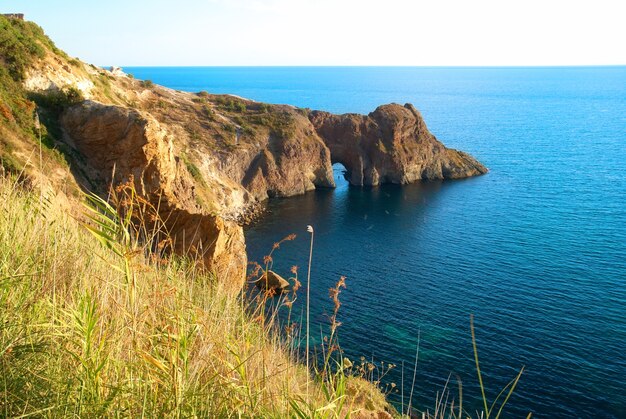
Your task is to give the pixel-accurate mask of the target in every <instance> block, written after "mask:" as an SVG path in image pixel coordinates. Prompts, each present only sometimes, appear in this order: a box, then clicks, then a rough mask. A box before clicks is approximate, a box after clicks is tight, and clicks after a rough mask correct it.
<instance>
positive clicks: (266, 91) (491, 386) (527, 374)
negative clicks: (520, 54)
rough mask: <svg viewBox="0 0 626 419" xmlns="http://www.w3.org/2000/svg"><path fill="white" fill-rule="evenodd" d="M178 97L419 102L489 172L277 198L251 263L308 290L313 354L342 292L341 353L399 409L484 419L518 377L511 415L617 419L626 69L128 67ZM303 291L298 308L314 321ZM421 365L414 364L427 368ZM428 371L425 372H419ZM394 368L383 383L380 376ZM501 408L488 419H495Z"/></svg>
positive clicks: (625, 221)
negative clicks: (342, 281) (334, 291)
mask: <svg viewBox="0 0 626 419" xmlns="http://www.w3.org/2000/svg"><path fill="white" fill-rule="evenodd" d="M125 70H126V71H128V72H130V73H132V74H133V75H134V76H135V77H136V78H141V79H150V80H152V81H154V82H155V83H159V84H163V85H165V86H168V87H171V88H173V89H179V90H184V91H191V92H197V91H200V90H206V91H209V92H211V93H231V94H236V95H239V96H243V97H246V98H250V99H254V100H258V101H263V102H270V103H282V104H292V105H295V106H298V107H306V108H311V109H321V110H325V111H330V112H335V113H353V112H356V113H364V114H366V113H369V112H371V111H373V110H374V109H375V108H376V107H377V106H379V105H381V104H385V103H391V102H395V103H400V104H404V103H406V102H410V103H413V104H414V105H415V106H416V107H417V108H418V109H419V110H420V111H421V113H422V115H423V116H424V119H425V121H426V123H427V125H428V127H429V129H430V131H431V132H432V133H433V134H434V135H435V136H436V137H437V138H438V139H439V140H440V141H442V142H443V143H444V144H445V145H446V146H448V147H452V148H457V149H460V150H464V151H467V152H469V153H470V154H472V155H473V156H475V157H476V158H477V159H478V160H480V161H481V162H482V163H484V164H485V165H486V166H487V167H488V168H489V170H490V171H489V173H488V174H486V175H483V176H480V177H474V178H470V179H465V180H451V181H431V182H419V183H416V184H412V185H405V186H400V185H383V186H380V187H353V186H349V185H348V184H347V182H346V181H345V180H344V179H343V167H341V166H340V165H335V166H334V169H335V178H336V182H337V188H336V189H334V190H333V189H320V190H316V191H313V192H310V193H307V194H306V195H303V196H299V197H293V198H287V199H274V200H270V201H269V202H268V203H267V206H268V212H267V213H266V215H265V216H263V217H262V218H261V219H260V220H259V221H258V222H256V223H255V224H253V225H251V226H248V227H247V228H246V231H245V234H246V240H247V246H248V253H249V258H250V260H256V261H259V262H261V261H262V259H263V256H264V255H267V254H268V253H269V252H270V251H271V249H272V245H273V243H275V242H278V241H279V240H280V239H282V238H283V237H285V236H287V235H289V234H292V233H295V234H296V236H297V237H296V239H295V240H293V241H289V242H284V243H282V244H281V245H280V248H278V249H276V250H275V251H274V253H273V254H272V256H273V259H274V264H273V269H274V270H275V271H277V272H278V273H280V274H282V275H284V276H286V277H287V276H290V272H289V270H290V268H291V266H294V265H297V266H298V267H299V280H300V281H302V282H303V283H306V270H307V264H308V258H309V245H310V240H311V234H310V233H308V232H307V226H308V225H311V226H312V227H313V228H314V237H313V258H312V267H311V277H310V281H311V282H310V283H311V287H310V292H311V330H312V337H311V338H312V340H313V343H315V344H316V345H319V344H320V341H321V339H322V337H321V336H322V335H323V334H324V333H327V330H328V322H329V316H330V315H331V314H332V311H333V303H332V301H331V300H330V299H329V291H328V290H329V288H331V287H332V286H333V285H334V284H335V283H336V282H337V281H338V280H339V278H340V277H341V276H345V277H346V288H345V289H344V290H342V292H341V294H340V296H339V297H340V300H341V307H340V309H339V313H338V316H337V319H338V320H339V321H340V322H341V323H342V324H341V326H340V327H339V328H338V338H339V343H340V346H341V348H342V350H343V351H344V354H345V356H348V357H349V358H350V359H352V360H353V362H354V363H356V364H358V363H360V362H362V360H363V359H364V360H365V361H367V362H372V361H373V362H374V363H375V364H376V365H377V368H376V371H377V373H376V376H375V378H378V375H382V374H383V372H384V376H383V377H382V383H383V384H384V385H386V386H387V389H388V390H389V391H390V395H389V398H390V399H391V400H392V401H393V402H394V403H395V404H396V406H397V408H398V410H401V409H404V410H406V408H407V406H408V404H409V402H410V403H411V405H412V406H413V407H415V408H417V409H419V410H429V411H430V412H431V413H432V412H433V411H434V410H435V409H436V405H437V399H441V398H442V395H443V398H444V399H445V398H446V397H447V398H448V401H450V400H452V399H455V401H456V402H455V404H456V405H458V400H459V396H460V395H461V394H462V403H463V409H465V410H466V411H467V412H468V413H470V414H472V415H473V416H475V415H476V411H477V410H481V409H482V406H483V403H482V399H481V391H480V388H479V386H478V378H477V371H476V364H475V359H474V351H473V346H472V337H471V332H470V316H473V318H474V329H475V336H476V346H477V353H478V358H479V362H480V370H481V373H482V379H483V382H484V386H485V391H486V397H487V399H488V402H489V404H490V405H491V402H493V401H494V400H495V399H496V398H497V396H498V393H499V392H500V390H502V389H503V388H504V387H505V386H507V384H508V383H509V382H510V381H511V380H513V379H514V378H515V377H516V375H517V374H518V372H519V371H520V369H521V368H523V373H522V375H521V377H520V379H519V381H518V382H517V385H516V387H515V390H514V392H513V394H512V396H511V397H510V398H509V399H508V402H507V404H506V406H505V407H504V409H503V411H502V416H501V417H505V418H509V417H510V418H518V417H527V415H528V413H532V415H533V417H536V418H626V67H519V68H518V67H505V68H494V67H490V68H478V67H471V68H464V67H458V68H457V67H455V68H448V67H184V68H177V67H133V68H131V67H128V68H125ZM304 300H305V298H304V293H301V295H300V296H299V299H298V300H297V301H296V303H295V304H294V307H293V310H294V311H293V313H295V316H296V317H297V318H298V320H299V321H300V322H302V321H304V316H303V315H302V313H303V302H304ZM416 355H417V357H416ZM416 358H417V363H416V362H415V360H416ZM381 362H382V363H384V365H385V366H387V365H388V364H393V365H395V366H396V367H395V368H392V369H391V370H390V371H387V369H386V367H385V368H383V370H384V371H383V370H381V368H380V363H381ZM506 394H507V391H505V392H504V395H503V396H501V397H500V399H499V401H498V403H496V407H495V409H494V410H493V412H492V417H493V416H494V415H495V412H497V411H498V409H499V407H498V406H499V405H500V402H501V401H502V400H503V399H504V397H505V396H506Z"/></svg>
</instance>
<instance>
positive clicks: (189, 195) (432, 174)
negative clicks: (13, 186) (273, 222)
mask: <svg viewBox="0 0 626 419" xmlns="http://www.w3.org/2000/svg"><path fill="white" fill-rule="evenodd" d="M23 84H24V87H25V88H26V89H27V90H29V91H31V92H36V93H38V94H39V95H40V97H42V96H41V95H43V96H45V95H46V94H48V93H49V92H53V91H58V90H59V89H61V90H62V89H66V88H68V87H73V88H75V89H78V90H80V91H81V92H82V94H83V96H84V97H85V98H87V99H88V100H86V101H84V102H82V103H80V104H78V105H74V106H70V107H66V108H65V109H64V110H63V112H62V113H61V114H60V117H59V120H58V124H59V127H60V129H61V131H62V135H61V136H60V137H59V138H56V139H55V141H56V142H57V143H58V145H59V146H62V147H63V148H67V147H69V148H70V149H71V150H73V151H72V152H71V153H70V154H69V155H67V156H66V158H67V159H68V160H70V161H71V165H72V167H73V173H74V175H75V177H76V179H77V180H78V182H79V183H80V184H81V185H83V187H84V188H85V189H89V190H92V191H94V190H95V191H98V192H100V193H101V194H106V191H107V190H108V188H109V187H110V186H115V185H119V184H122V183H124V182H126V181H128V180H129V179H131V178H132V179H133V181H134V182H135V188H136V190H137V191H138V192H139V193H140V194H141V195H142V196H143V197H145V198H146V199H148V200H149V201H150V202H152V203H154V205H155V206H158V208H159V209H160V212H161V217H162V218H163V219H165V220H168V221H167V223H168V225H167V228H168V230H169V231H170V233H171V234H172V235H173V237H174V238H175V241H174V249H175V250H176V251H178V252H181V253H183V252H189V251H191V250H192V251H195V252H198V253H199V254H202V255H203V260H204V263H205V264H206V265H207V266H208V267H210V268H211V269H214V270H215V271H216V273H217V274H218V277H219V278H221V279H223V280H224V281H227V282H229V283H232V284H233V289H238V288H239V287H240V286H241V284H242V283H243V278H244V275H245V270H246V255H245V244H244V237H243V232H242V229H241V227H240V226H239V224H240V223H241V222H242V220H245V219H246V214H249V213H250V212H251V211H254V209H255V208H257V207H258V206H259V204H260V203H261V202H262V201H264V200H266V199H267V198H270V197H287V196H292V195H298V194H302V193H305V192H306V191H310V190H312V189H315V188H319V187H334V186H335V184H334V180H333V173H332V164H333V163H335V162H340V163H342V164H343V165H344V166H345V167H346V169H347V170H348V172H349V180H350V182H351V183H352V184H353V185H378V184H382V183H399V184H404V183H410V182H414V181H418V180H422V179H425V180H428V179H455V178H461V177H467V176H475V175H479V174H483V173H485V172H486V171H487V169H486V168H485V167H484V166H483V165H481V164H480V163H479V162H478V161H476V160H475V159H474V158H473V157H471V156H469V155H468V154H466V153H463V152H460V151H456V150H452V149H448V148H446V147H445V146H444V145H443V144H441V143H440V142H439V141H438V140H437V139H436V138H435V137H434V136H433V135H432V134H431V133H430V132H429V131H428V129H427V127H426V124H425V123H424V120H423V119H422V117H421V115H420V114H419V112H418V111H417V110H416V109H415V108H414V107H413V106H412V105H409V104H407V105H405V106H400V105H396V104H391V105H384V106H380V107H379V108H377V109H376V110H375V111H374V112H372V113H370V114H369V115H357V114H345V115H334V114H331V113H328V112H322V111H309V110H305V109H298V108H295V107H293V106H288V105H269V104H264V103H259V102H255V101H252V100H248V99H244V98H240V97H236V96H232V95H212V94H209V93H207V92H199V93H188V92H181V91H176V90H172V89H168V88H165V87H163V86H158V85H155V84H153V83H151V82H145V81H141V80H136V79H134V78H132V77H130V76H129V75H127V74H125V73H123V72H121V71H114V72H110V71H107V70H104V69H101V68H98V67H95V66H92V65H88V64H85V63H82V62H80V61H79V60H75V59H69V58H68V57H66V56H61V55H58V54H55V53H54V51H48V52H47V53H46V55H45V56H44V58H42V59H41V60H39V61H37V62H35V64H34V65H32V67H31V68H29V70H28V71H27V72H26V77H25V80H24V82H23ZM42 106H44V105H42ZM42 110H43V111H45V109H42Z"/></svg>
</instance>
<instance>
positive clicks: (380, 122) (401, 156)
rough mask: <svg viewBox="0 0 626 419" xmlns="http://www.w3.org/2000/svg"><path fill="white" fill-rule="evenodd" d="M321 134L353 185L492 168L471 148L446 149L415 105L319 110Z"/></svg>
mask: <svg viewBox="0 0 626 419" xmlns="http://www.w3.org/2000/svg"><path fill="white" fill-rule="evenodd" d="M310 119H311V122H312V123H313V125H314V126H315V129H316V131H317V133H318V134H319V135H320V136H321V137H322V138H323V140H324V142H325V144H326V145H327V146H328V148H329V149H330V153H331V159H332V161H333V162H339V163H341V164H343V165H344V166H345V168H346V170H347V175H348V180H349V181H350V183H351V184H353V185H378V184H381V183H398V184H404V183H411V182H415V181H417V180H420V179H426V180H432V179H457V178H463V177H469V176H476V175H480V174H483V173H486V172H487V169H486V168H485V167H484V166H483V165H482V164H480V163H479V162H478V161H477V160H476V159H474V158H473V157H472V156H470V155H469V154H467V153H463V152H460V151H457V150H453V149H449V148H446V147H445V146H444V145H443V144H441V142H439V141H438V140H437V139H436V138H435V136H434V135H432V134H431V133H430V131H428V128H427V127H426V123H425V122H424V119H423V118H422V116H421V115H420V113H419V112H418V111H417V109H415V107H414V106H413V105H411V104H406V105H404V106H400V105H397V104H390V105H383V106H379V107H378V108H377V109H376V110H375V111H374V112H371V113H370V114H369V115H358V114H344V115H333V114H330V113H328V112H321V111H313V112H312V113H311V116H310Z"/></svg>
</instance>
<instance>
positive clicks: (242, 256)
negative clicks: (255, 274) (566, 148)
mask: <svg viewBox="0 0 626 419" xmlns="http://www.w3.org/2000/svg"><path fill="white" fill-rule="evenodd" d="M0 83H1V84H0V162H1V166H0V167H1V169H0V170H1V173H0V175H1V176H0V193H1V195H0V196H1V197H2V218H1V219H0V222H1V224H0V297H1V298H2V304H3V307H4V311H3V312H2V314H1V316H2V318H1V319H0V320H1V321H2V324H5V325H10V326H9V327H5V328H3V329H2V334H1V336H0V337H1V342H0V343H1V345H2V351H3V352H2V353H0V361H1V364H0V365H1V367H2V375H3V377H4V379H5V384H4V388H3V389H2V390H0V395H1V396H2V399H3V400H4V401H5V403H3V405H4V407H3V409H4V412H3V413H4V415H5V416H15V415H17V416H19V415H24V416H27V415H43V416H51V417H60V416H67V415H77V416H85V417H89V416H94V415H96V416H101V415H102V416H115V415H120V414H121V415H122V416H136V415H137V414H138V413H139V412H148V416H164V415H165V416H203V417H212V416H230V415H237V414H239V415H243V416H249V417H251V416H259V415H260V416H276V417H281V416H284V415H296V414H297V415H300V413H298V412H301V413H302V415H304V416H309V415H311V416H329V417H334V416H336V415H340V414H341V415H343V414H346V413H348V412H351V411H352V412H354V413H355V414H360V415H365V416H364V417H367V415H378V417H385V415H387V414H386V413H384V411H385V410H389V411H393V409H392V408H390V407H389V406H388V405H387V403H386V402H385V401H384V399H383V398H382V395H381V394H380V393H379V392H378V390H375V388H374V387H373V386H372V385H371V384H370V383H368V382H366V381H364V380H362V379H359V378H354V377H352V378H351V377H350V376H349V375H345V376H344V369H343V368H339V370H338V371H337V369H335V368H333V369H332V372H331V369H328V370H327V367H328V365H324V366H323V368H322V369H321V370H319V371H317V372H318V375H317V377H316V380H315V382H313V381H311V377H310V375H309V374H308V373H307V371H304V370H303V367H302V366H301V365H299V363H298V362H299V361H300V359H299V356H300V355H299V354H298V351H297V350H296V349H295V347H296V346H297V343H296V341H295V340H293V339H295V338H294V337H289V336H288V337H287V338H285V337H284V336H283V334H281V333H277V328H279V327H282V326H283V325H277V324H276V323H274V322H273V321H270V322H267V323H266V322H265V320H266V319H265V315H266V313H265V312H259V311H258V306H255V305H250V306H249V304H250V303H249V302H248V301H246V299H245V298H244V297H243V296H242V295H241V294H242V293H241V291H242V289H243V287H244V285H245V277H246V271H247V267H248V266H247V257H246V252H245V242H244V236H243V230H242V227H241V223H242V222H244V221H245V220H246V219H248V218H249V217H250V216H251V214H254V213H255V211H257V209H258V207H259V206H260V205H261V204H262V202H263V201H264V200H266V199H268V198H274V197H287V196H292V195H297V194H302V193H305V192H307V191H309V190H312V189H315V188H332V187H334V186H335V185H334V180H333V176H332V164H333V163H335V162H341V163H343V164H344V166H345V167H346V168H347V171H348V178H349V180H350V182H351V183H352V184H353V185H378V184H380V183H408V182H414V181H419V180H428V179H444V178H461V177H467V176H474V175H479V174H482V173H485V172H486V171H487V169H486V168H485V167H484V166H482V165H481V164H480V163H479V162H477V161H476V160H475V159H474V158H472V157H471V156H469V155H467V154H466V153H462V152H459V151H456V150H451V149H448V148H446V147H445V146H444V145H443V144H441V143H440V142H439V141H438V140H437V139H436V138H435V137H434V136H433V135H432V134H431V133H430V132H429V131H428V129H427V127H426V124H425V123H424V121H423V119H422V117H421V115H420V114H419V112H418V111H417V110H416V109H415V108H414V107H413V106H412V105H409V104H407V105H405V106H400V105H397V104H391V105H384V106H381V107H379V108H378V109H376V110H375V111H374V112H372V113H371V114H369V115H353V114H348V115H332V114H329V113H326V112H319V111H311V110H308V109H299V108H296V107H293V106H289V105H269V104H264V103H259V102H254V101H251V100H247V99H243V98H239V97H235V96H230V95H213V94H210V93H207V92H198V93H187V92H180V91H175V90H172V89H168V88H165V87H162V86H158V85H155V84H153V83H152V82H150V81H146V80H144V81H142V80H136V79H134V78H133V77H132V76H131V75H128V74H124V73H123V72H121V71H113V72H111V71H108V70H105V69H102V68H98V67H96V66H93V65H91V64H87V63H84V62H82V61H80V60H78V59H76V58H71V57H69V56H68V55H67V54H65V53H64V52H62V51H60V50H59V49H58V48H56V47H55V45H54V43H53V42H52V41H51V40H50V39H48V38H47V37H46V36H45V34H44V33H43V31H42V30H41V28H39V27H38V26H37V25H35V24H34V23H32V22H25V21H21V20H17V19H9V18H6V17H4V16H0ZM36 115H38V119H37V117H36ZM91 192H93V193H94V195H89V193H91ZM87 196H90V197H91V198H89V199H88V198H86V197H87ZM97 197H101V198H100V200H98V198H97ZM102 199H106V200H108V202H110V203H111V205H113V207H111V208H109V207H108V206H107V205H108V204H106V202H105V201H104V200H102ZM86 201H88V202H89V203H90V204H88V205H87V207H88V208H92V209H93V208H96V210H99V211H100V212H104V215H94V214H97V213H98V212H97V211H96V212H90V211H91V210H89V209H85V207H84V203H85V202H86ZM107 211H109V212H107ZM110 223H113V224H110ZM81 224H82V226H81ZM89 231H91V232H92V233H94V234H91V235H90V234H89ZM99 242H100V243H99ZM101 244H104V245H105V246H102V245H101ZM268 250H270V249H268ZM290 280H291V281H292V283H293V282H294V281H297V274H296V276H295V278H291V279H290ZM267 297H269V296H266V298H267ZM288 302H289V301H288V300H279V302H278V303H276V304H277V305H278V306H282V307H283V309H284V308H285V307H287V308H288V306H289V304H288ZM259 316H260V317H261V320H262V321H260V322H259ZM331 344H332V337H331ZM339 359H340V360H341V357H339ZM340 365H343V364H341V363H340ZM357 375H358V374H357ZM309 384H310V387H311V388H310V389H309ZM329 386H330V387H329ZM329 389H330V391H329ZM318 409H321V412H323V413H319V412H318ZM359 412H360V413H359Z"/></svg>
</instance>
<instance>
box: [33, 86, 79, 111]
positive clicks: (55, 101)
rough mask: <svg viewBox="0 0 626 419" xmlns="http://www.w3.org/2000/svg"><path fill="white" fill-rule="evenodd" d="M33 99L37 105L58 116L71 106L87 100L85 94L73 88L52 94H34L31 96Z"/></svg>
mask: <svg viewBox="0 0 626 419" xmlns="http://www.w3.org/2000/svg"><path fill="white" fill-rule="evenodd" d="M31 98H32V99H33V100H34V101H35V102H36V103H37V105H39V106H41V107H42V108H46V109H48V110H49V111H50V112H52V113H53V114H57V115H58V114H60V113H61V112H63V111H64V110H65V109H67V108H69V107H70V106H72V105H76V104H78V103H80V102H82V101H84V100H85V98H84V97H83V93H82V92H81V91H80V90H78V89H77V88H75V87H73V86H70V87H66V88H64V89H61V90H55V91H52V92H46V93H33V94H31Z"/></svg>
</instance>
